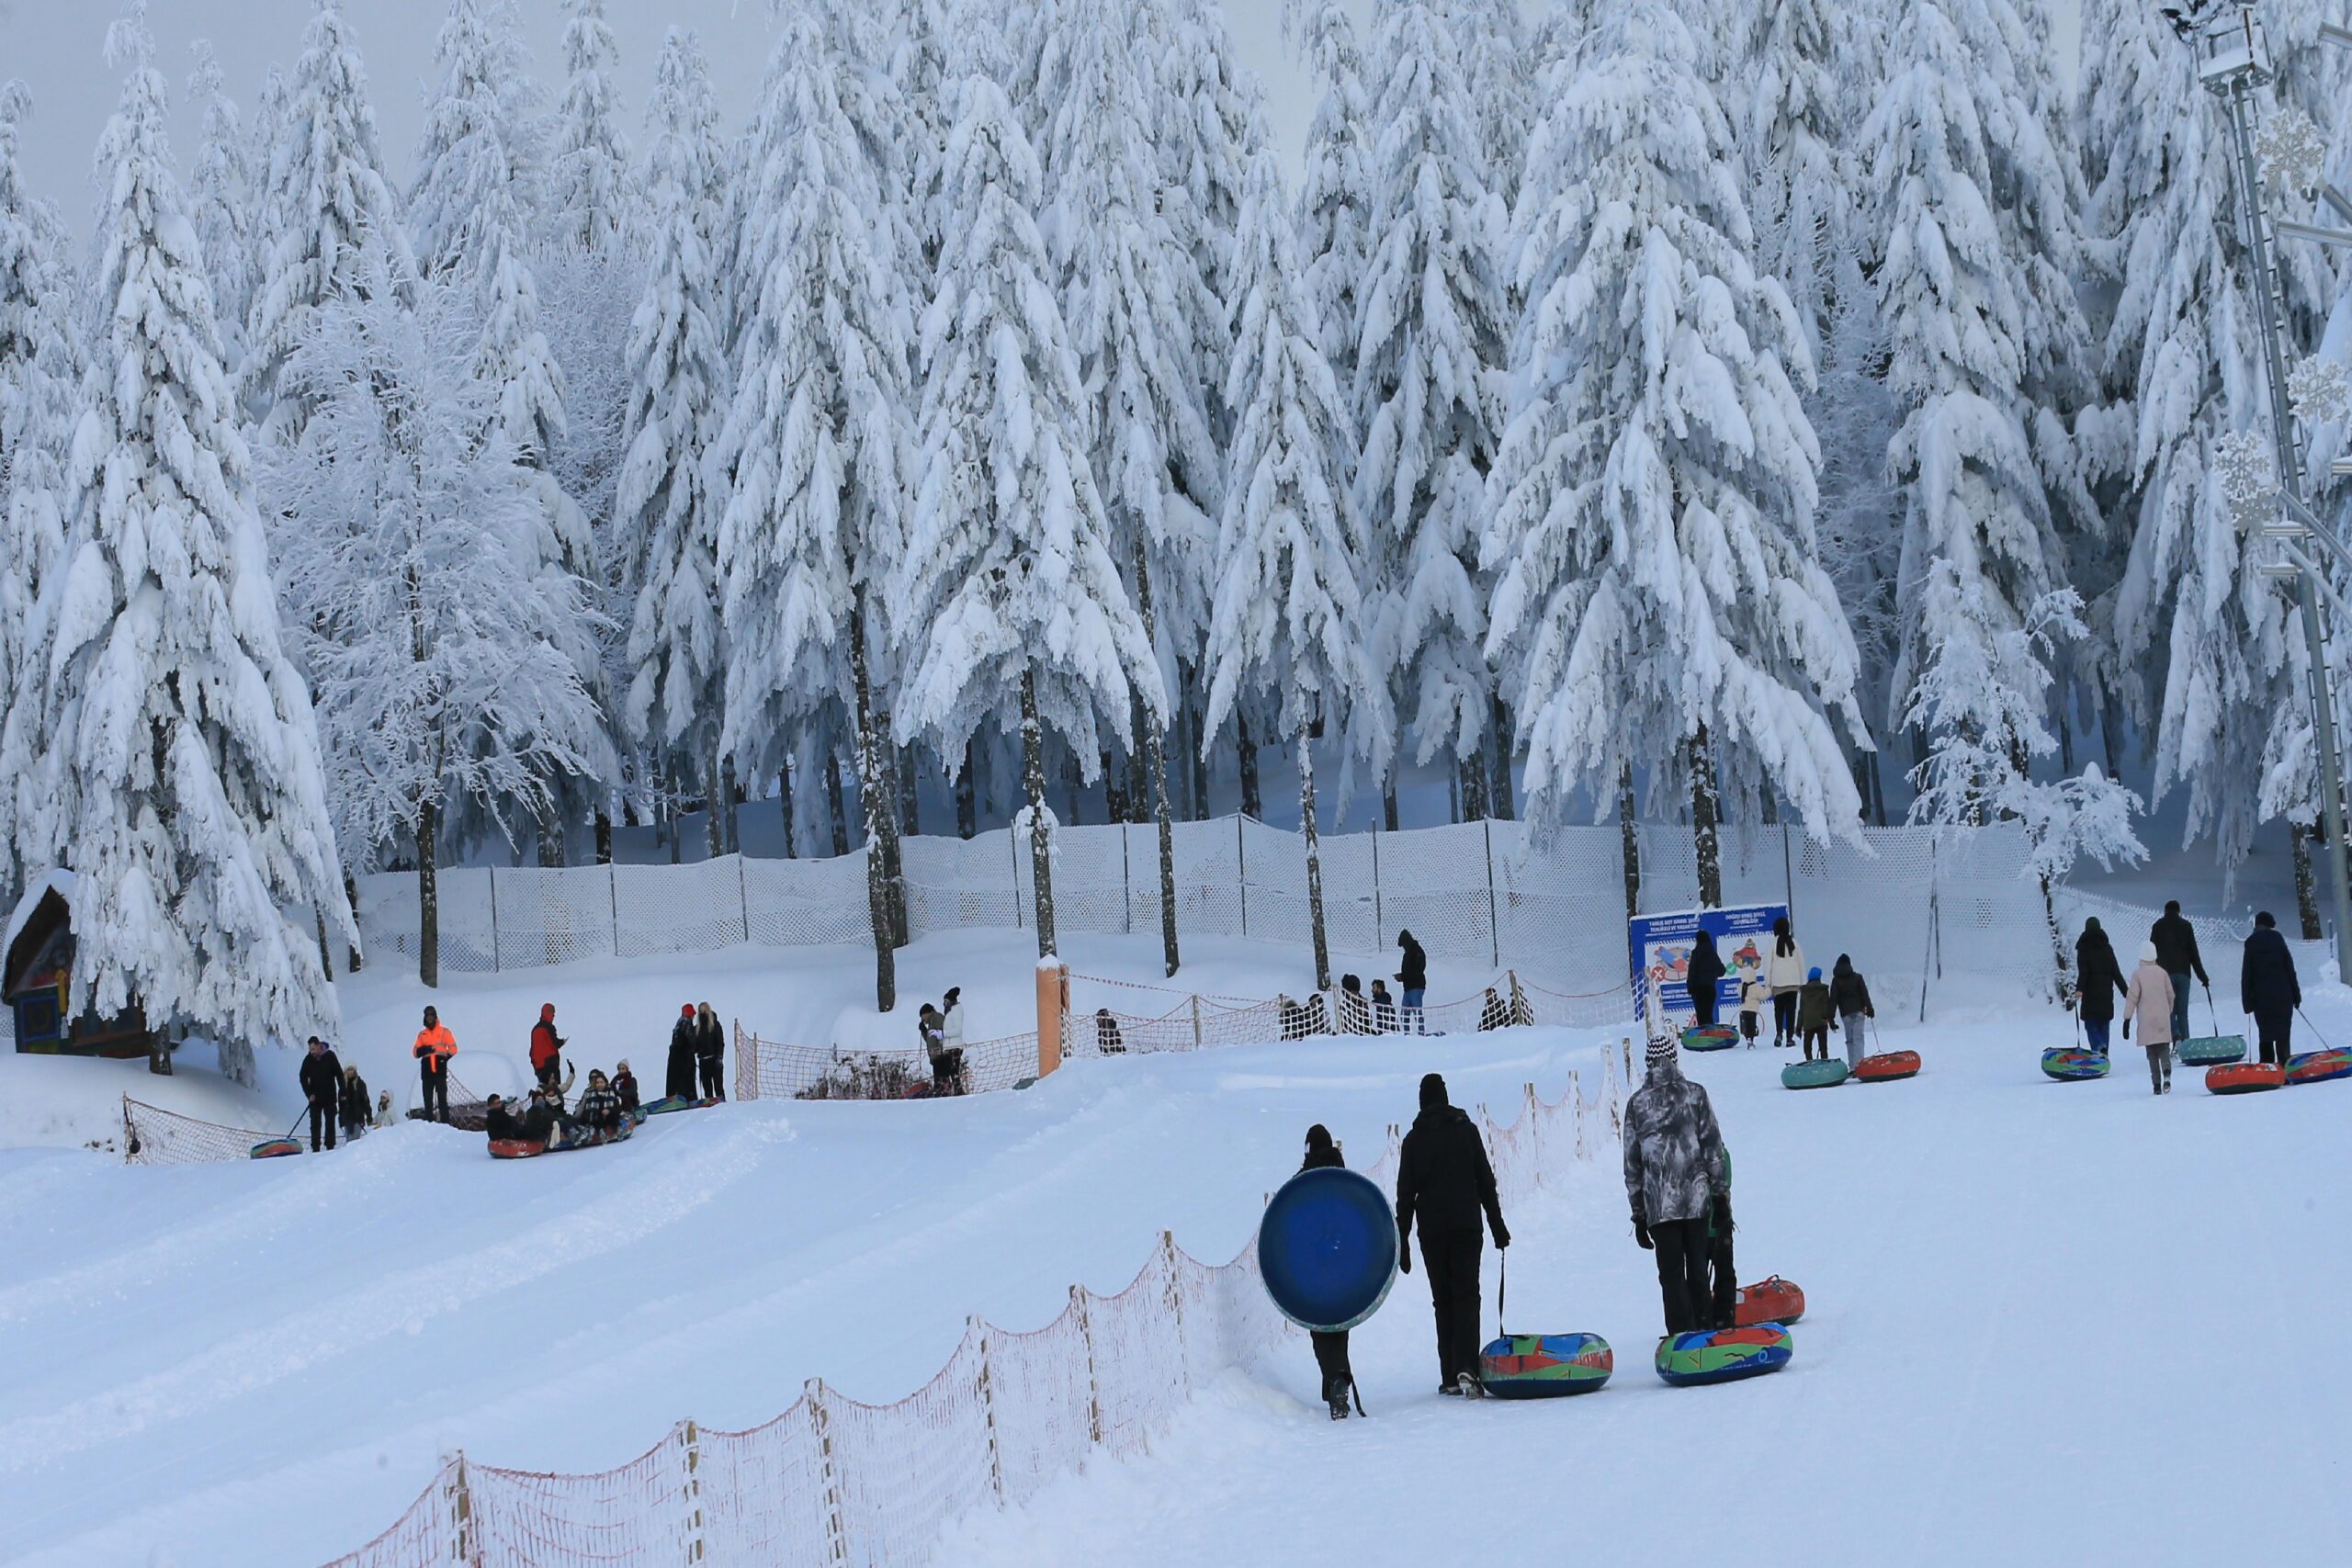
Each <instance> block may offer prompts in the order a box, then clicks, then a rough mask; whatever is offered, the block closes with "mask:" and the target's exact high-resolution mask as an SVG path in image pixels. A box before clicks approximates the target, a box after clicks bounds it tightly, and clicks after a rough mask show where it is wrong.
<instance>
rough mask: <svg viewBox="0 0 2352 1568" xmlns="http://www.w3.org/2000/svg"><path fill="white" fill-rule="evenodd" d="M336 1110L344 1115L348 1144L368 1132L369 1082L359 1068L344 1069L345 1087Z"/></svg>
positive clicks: (345, 1137) (344, 1130) (345, 1135)
mask: <svg viewBox="0 0 2352 1568" xmlns="http://www.w3.org/2000/svg"><path fill="white" fill-rule="evenodd" d="M339 1093H340V1097H341V1098H340V1100H339V1102H338V1104H337V1105H336V1109H337V1110H338V1111H341V1112H342V1113H343V1136H344V1141H345V1142H346V1143H348V1142H351V1141H352V1140H354V1139H356V1138H357V1137H358V1136H359V1135H360V1134H363V1133H365V1132H367V1131H368V1080H367V1079H366V1078H363V1077H360V1076H359V1069H358V1068H357V1067H345V1068H344V1069H343V1087H342V1089H341V1090H340V1091H339Z"/></svg>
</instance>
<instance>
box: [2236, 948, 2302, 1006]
mask: <svg viewBox="0 0 2352 1568" xmlns="http://www.w3.org/2000/svg"><path fill="white" fill-rule="evenodd" d="M2238 1005H2239V1006H2240V1007H2241V1008H2243V1009H2245V1010H2246V1011H2247V1012H2250V1013H2256V1014H2260V1013H2265V1012H2284V1011H2286V1010H2288V1009H2290V1008H2299V1007H2301V1006H2302V1005H2303V987H2302V984H2301V982H2300V981H2298V980H2297V979H2296V978H2295V954H2294V953H2293V952H2292V951H2291V950H2290V948H2289V947H2288V946H2287V939H2286V937H2285V936H2284V935H2282V934H2281V933H2280V932H2279V930H2278V927H2276V926H2256V928H2255V930H2254V934H2253V935H2251V936H2249V937H2247V938H2246V939H2245V962H2244V963H2243V964H2240V965H2239V966H2238Z"/></svg>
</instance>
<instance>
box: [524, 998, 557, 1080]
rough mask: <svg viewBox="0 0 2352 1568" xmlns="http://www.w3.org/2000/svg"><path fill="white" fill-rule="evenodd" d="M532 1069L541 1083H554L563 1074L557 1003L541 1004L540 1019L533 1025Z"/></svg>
mask: <svg viewBox="0 0 2352 1568" xmlns="http://www.w3.org/2000/svg"><path fill="white" fill-rule="evenodd" d="M531 1071H532V1072H533V1073H534V1074H536V1075H537V1077H538V1080H539V1081H540V1082H541V1083H543V1084H544V1083H553V1082H554V1081H555V1080H556V1079H557V1078H558V1077H561V1076H562V1074H563V1036H561V1035H560V1034H558V1033H557V1032H555V1004H554V1003H553V1002H541V1003H540V1004H539V1021H538V1022H537V1023H535V1024H533V1025H531Z"/></svg>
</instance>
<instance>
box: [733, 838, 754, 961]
mask: <svg viewBox="0 0 2352 1568" xmlns="http://www.w3.org/2000/svg"><path fill="white" fill-rule="evenodd" d="M751 880H752V879H751V874H750V873H749V872H747V871H745V870H744V869H743V852H742V851H741V850H738V851H736V852H735V897H736V901H737V902H738V903H740V904H741V906H742V908H743V944H744V945H745V946H746V947H748V946H750V945H751V942H752V888H751Z"/></svg>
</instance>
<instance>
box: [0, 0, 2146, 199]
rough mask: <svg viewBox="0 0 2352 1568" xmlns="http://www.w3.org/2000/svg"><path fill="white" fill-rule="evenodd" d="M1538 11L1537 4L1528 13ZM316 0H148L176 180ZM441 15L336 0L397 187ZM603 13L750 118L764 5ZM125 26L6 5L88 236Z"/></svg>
mask: <svg viewBox="0 0 2352 1568" xmlns="http://www.w3.org/2000/svg"><path fill="white" fill-rule="evenodd" d="M876 3H884V0H876ZM1755 3H1758V4H1764V3H1767V0H1755ZM2051 3H2052V10H2053V12H2054V13H2055V14H2056V17H2057V20H2058V33H2059V40H2060V50H2059V52H2060V56H2061V70H2062V72H2063V73H2064V76H2065V78H2066V79H2067V80H2068V81H2070V82H2071V81H2072V80H2073V79H2074V73H2075V53H2076V38H2077V35H2078V34H2079V32H2080V30H2081V0H2051ZM2149 3H2150V4H2154V3H2156V0H2149ZM516 4H517V6H518V7H519V9H520V12H521V15H522V17H523V19H524V24H525V36H526V41H527V42H528V43H529V45H530V47H531V49H532V51H533V53H534V54H535V56H536V59H537V75H538V76H539V78H540V80H541V81H542V82H545V83H547V84H549V85H550V87H552V86H553V85H556V84H559V83H560V81H561V79H562V75H563V51H562V37H563V15H564V11H563V6H562V4H561V0H516ZM1223 4H1224V10H1225V16H1226V21H1227V27H1228V28H1230V29H1231V30H1232V33H1233V38H1234V43H1235V48H1236V51H1237V52H1238V55H1239V56H1240V58H1241V61H1242V62H1243V63H1244V64H1245V65H1247V66H1248V67H1249V68H1250V70H1252V71H1254V72H1256V73H1257V74H1258V76H1259V79H1260V81H1261V83H1262V84H1263V85H1264V87H1265V93H1266V112H1267V118H1268V121H1269V123H1270V125H1271V127H1272V131H1273V134H1274V136H1275V137H1276V139H1277V141H1279V143H1280V144H1281V145H1282V146H1283V147H1284V148H1285V149H1287V150H1289V151H1291V152H1296V151H1297V149H1298V148H1299V147H1300V146H1301V144H1302V143H1303V142H1304V141H1305V139H1306V127H1307V123H1308V121H1309V120H1310V119H1311V118H1313V115H1314V109H1315V102H1314V95H1313V92H1312V90H1311V88H1310V86H1309V85H1308V83H1307V80H1306V75H1305V74H1304V73H1302V72H1301V71H1300V70H1299V68H1298V67H1297V65H1296V64H1295V62H1293V61H1292V59H1291V58H1290V55H1289V53H1288V51H1286V50H1285V49H1284V47H1283V41H1282V34H1281V28H1280V26H1279V18H1280V14H1281V6H1280V4H1279V0H1223ZM1538 4H1540V0H1531V3H1529V4H1528V9H1529V11H1530V12H1531V13H1532V12H1533V11H1534V10H1535V9H1537V7H1538ZM314 5H315V0H150V3H149V7H148V19H149V23H150V25H151V26H152V27H153V29H154V32H155V42H156V50H157V63H158V64H159V65H160V66H162V67H163V69H164V71H165V73H167V74H168V75H169V77H170V78H171V80H172V83H173V87H174V102H173V108H174V115H173V130H174V135H173V142H172V148H173V152H174V153H175V156H176V157H177V159H178V161H179V165H180V168H181V171H182V173H183V174H185V173H186V171H187V168H188V166H189V164H190V163H191V162H192V161H193V158H194V154H195V151H196V144H197V125H196V118H195V116H194V115H192V114H190V113H188V112H187V107H186V105H185V104H184V103H183V102H182V101H181V100H182V99H184V97H185V96H186V85H187V73H188V71H189V70H190V69H191V67H192V65H193V63H194V62H193V60H192V58H191V56H190V55H189V52H188V45H189V44H190V43H191V42H192V41H193V40H195V39H210V40H211V42H212V44H213V47H214V49H215V51H217V52H218V54H219V56H220V62H221V69H222V71H223V73H225V74H226V76H227V79H228V87H229V92H230V95H231V96H232V97H234V98H235V99H236V100H237V105H238V107H239V108H240V109H242V110H243V112H244V114H245V117H246V123H247V124H248V125H250V124H251V123H252V116H253V104H254V96H255V94H256V92H257V90H258V89H259V87H260V85H261V80H262V76H263V73H265V72H266V70H267V69H268V67H269V65H270V64H271V63H272V62H277V63H278V64H280V65H282V66H284V67H285V68H286V69H287V70H288V72H289V73H290V72H291V70H292V68H293V64H294V61H295V59H296V57H297V56H298V55H299V54H300V52H301V37H302V28H303V24H304V23H305V22H307V21H308V20H309V18H310V16H311V11H312V9H313V7H314ZM1351 6H1352V8H1353V9H1354V10H1355V11H1356V12H1357V14H1358V17H1359V19H1361V18H1362V17H1363V15H1364V14H1365V13H1366V12H1368V11H1369V10H1370V0H1351ZM445 8H446V7H445V5H444V0H345V13H346V15H347V16H349V17H350V18H351V20H352V22H353V25H354V27H355V28H356V31H357V33H358V36H359V41H360V48H361V51H362V53H363V55H364V57H365V59H366V62H367V66H368V88H369V95H370V97H371V98H372V100H373V102H374V105H375V108H376V124H377V129H378V131H379V134H380V135H381V136H382V138H383V145H384V155H385V158H386V160H387V161H388V162H389V163H390V171H389V172H390V175H391V176H392V178H393V179H394V180H395V182H397V183H398V184H399V185H401V186H406V185H407V183H408V181H409V178H410V175H411V174H412V173H413V168H414V154H415V148H416V137H417V130H418V128H419V127H420V126H421V124H422V123H423V121H424V85H425V83H426V81H427V79H428V77H429V76H430V74H431V72H432V64H433V39H434V34H435V31H436V29H437V28H438V27H439V25H440V19H441V16H442V13H443V11H444V9H445ZM607 10H608V16H609V18H610V21H611V24H612V28H613V32H614V34H615V36H616V39H617V41H618V43H619V48H620V90H621V96H622V102H623V104H624V106H625V107H627V109H628V119H627V121H626V123H627V124H628V127H629V128H630V130H631V132H632V135H634V134H636V132H637V131H638V130H639V127H640V126H641V123H642V118H643V109H644V105H645V100H646V97H647V95H648V94H649V93H650V91H651V90H652V85H653V62H654V60H655V57H656V55H657V53H658V52H659V50H660V48H661V42H662V32H663V30H664V29H665V28H669V27H670V26H672V25H673V24H675V25H681V26H684V27H690V28H695V29H697V30H699V31H700V32H701V34H702V38H703V44H704V47H705V50H706V51H707V53H708V54H709V56H710V60H711V71H712V75H713V78H714V83H715V85H716V87H717V90H718V98H719V106H720V109H721V112H722V113H723V115H724V116H725V118H726V119H727V120H728V122H729V125H730V126H731V125H736V124H740V123H741V121H742V120H743V119H745V118H748V116H749V114H750V111H751V107H752V99H753V98H754V96H756V94H757V92H758V89H759V85H760V77H761V74H762V72H763V67H764V64H765V61H766V58H767V48H768V37H769V32H768V21H767V17H768V0H608V6H607ZM119 15H120V6H119V5H118V4H117V3H116V0H0V79H4V78H6V77H7V76H19V77H22V78H23V79H24V81H25V82H26V83H28V85H30V87H31V88H32V93H33V103H34V112H33V120H32V123H31V124H30V125H29V126H28V127H27V129H26V135H25V144H24V160H25V172H26V177H27V180H28V183H29V184H30V185H31V186H32V187H33V189H34V190H35V191H37V192H39V193H40V194H41V195H43V196H46V197H51V199H53V200H55V201H56V202H57V203H58V204H59V205H60V207H61V208H62V209H63V211H64V214H65V218H66V220H67V221H68V222H70V223H71V224H72V225H73V226H74V229H75V231H77V232H84V233H86V232H87V231H88V230H89V227H90V222H91V214H92V212H93V210H94V209H95V204H96V190H95V187H94V186H93V184H92V181H91V175H90V159H91V154H92V152H94V151H95V150H96V147H97V143H98V134H99V132H100V131H101V130H103V129H104V128H105V125H106V120H107V115H108V114H110V113H112V112H113V108H114V105H115V100H116V98H117V97H118V96H119V90H120V78H119V75H118V74H117V73H115V72H113V71H111V70H109V69H108V68H107V64H106V62H105V59H104V58H103V55H104V46H105V41H106V30H107V23H108V22H109V21H111V20H112V19H113V18H114V17H117V16H119Z"/></svg>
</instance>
